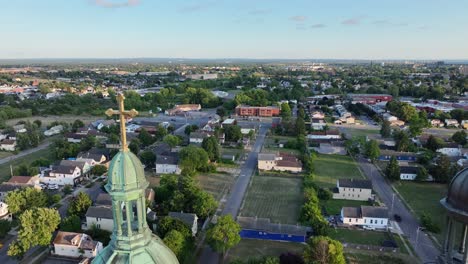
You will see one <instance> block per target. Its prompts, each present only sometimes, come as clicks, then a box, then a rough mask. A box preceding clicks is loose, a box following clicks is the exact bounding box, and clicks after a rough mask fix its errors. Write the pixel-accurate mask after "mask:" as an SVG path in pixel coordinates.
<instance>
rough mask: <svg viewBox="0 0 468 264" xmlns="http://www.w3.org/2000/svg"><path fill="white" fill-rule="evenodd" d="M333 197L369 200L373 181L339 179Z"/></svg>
mask: <svg viewBox="0 0 468 264" xmlns="http://www.w3.org/2000/svg"><path fill="white" fill-rule="evenodd" d="M333 199H343V200H355V201H369V200H373V199H374V195H372V181H369V180H357V179H339V180H337V181H336V188H334V189H333Z"/></svg>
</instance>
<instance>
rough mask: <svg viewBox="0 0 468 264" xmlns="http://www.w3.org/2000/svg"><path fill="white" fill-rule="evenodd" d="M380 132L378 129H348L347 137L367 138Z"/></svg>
mask: <svg viewBox="0 0 468 264" xmlns="http://www.w3.org/2000/svg"><path fill="white" fill-rule="evenodd" d="M379 133H380V131H379V130H377V129H359V128H346V133H345V134H346V135H350V136H351V137H365V136H368V135H376V134H379Z"/></svg>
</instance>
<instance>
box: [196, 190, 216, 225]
mask: <svg viewBox="0 0 468 264" xmlns="http://www.w3.org/2000/svg"><path fill="white" fill-rule="evenodd" d="M217 207H218V203H217V202H216V200H215V199H214V197H213V195H211V194H209V193H207V192H205V191H202V190H200V191H198V192H196V195H195V199H194V201H193V212H194V213H195V214H196V215H197V216H198V217H200V218H201V219H204V218H207V217H208V216H210V215H211V214H213V213H214V212H215V211H216V208H217Z"/></svg>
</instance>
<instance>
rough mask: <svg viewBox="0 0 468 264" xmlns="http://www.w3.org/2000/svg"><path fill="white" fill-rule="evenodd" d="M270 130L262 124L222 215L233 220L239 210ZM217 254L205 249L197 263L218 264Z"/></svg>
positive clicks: (268, 126) (208, 248)
mask: <svg viewBox="0 0 468 264" xmlns="http://www.w3.org/2000/svg"><path fill="white" fill-rule="evenodd" d="M268 129H270V125H265V124H262V126H261V127H260V131H259V133H258V136H257V140H256V141H255V145H254V146H253V148H252V152H250V154H249V156H248V157H247V160H246V161H245V163H244V164H243V165H242V167H241V168H240V175H239V177H238V178H237V181H236V183H235V185H234V186H233V187H232V189H231V194H230V196H229V198H228V200H227V201H226V204H225V206H224V210H223V212H222V214H223V215H227V214H230V215H232V216H233V217H234V218H235V217H236V216H237V214H238V212H239V209H240V207H241V204H242V200H243V199H244V195H245V193H246V191H247V187H248V186H249V182H250V179H251V178H252V175H253V173H254V171H255V169H256V168H257V157H258V153H259V152H260V151H261V149H262V146H263V143H264V141H265V135H266V133H267V131H268ZM219 257H220V256H219V254H218V253H216V252H214V251H212V250H211V248H210V247H205V248H204V249H203V251H202V253H201V255H200V258H199V261H198V263H200V264H217V263H218V262H219Z"/></svg>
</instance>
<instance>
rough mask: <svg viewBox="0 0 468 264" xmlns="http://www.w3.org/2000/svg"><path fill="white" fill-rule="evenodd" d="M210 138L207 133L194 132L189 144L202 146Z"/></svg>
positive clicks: (191, 134)
mask: <svg viewBox="0 0 468 264" xmlns="http://www.w3.org/2000/svg"><path fill="white" fill-rule="evenodd" d="M207 137H209V135H208V134H206V133H200V132H192V133H190V139H189V142H190V143H191V144H201V143H202V142H203V140H204V139H205V138H207Z"/></svg>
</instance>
